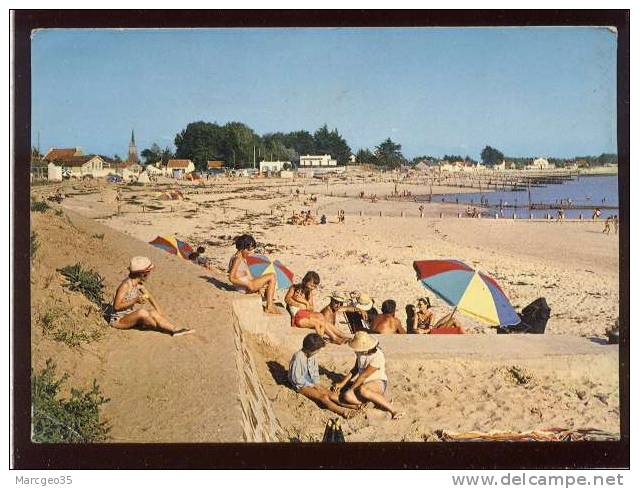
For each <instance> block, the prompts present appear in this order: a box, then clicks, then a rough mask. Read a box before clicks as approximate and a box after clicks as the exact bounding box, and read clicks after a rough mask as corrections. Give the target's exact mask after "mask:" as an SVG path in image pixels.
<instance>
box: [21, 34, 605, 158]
mask: <svg viewBox="0 0 639 489" xmlns="http://www.w3.org/2000/svg"><path fill="white" fill-rule="evenodd" d="M616 48H617V40H616V35H615V34H614V33H613V32H611V31H610V30H608V29H605V28H568V27H562V28H504V29H502V28H481V29H480V28H458V29H433V28H401V29H400V28H380V29H378V28H365V29H302V28H300V29H189V30H177V29H175V30H174V29H172V30H148V29H144V30H141V29H140V30H86V29H85V30H81V29H65V30H43V31H38V32H36V33H35V34H34V35H33V37H32V141H33V144H34V145H35V144H36V136H37V134H38V131H39V132H40V147H41V149H42V150H46V149H47V148H49V147H51V146H58V147H65V146H82V147H83V149H84V150H85V151H86V152H87V153H101V154H107V155H113V154H115V153H117V154H119V155H120V156H121V157H124V156H126V150H127V144H128V139H129V137H130V134H131V129H132V128H134V129H135V134H136V142H137V144H138V149H139V150H142V149H143V148H146V147H149V146H150V145H151V144H152V143H153V142H157V143H158V144H160V145H161V146H163V147H164V146H167V145H170V146H172V145H173V139H174V137H175V134H176V133H178V132H179V131H180V130H182V129H183V128H184V127H186V124H188V123H189V122H192V121H198V120H204V121H210V122H217V123H219V124H223V123H226V122H228V121H241V122H244V123H246V124H248V125H249V126H250V127H252V128H253V129H254V130H255V131H256V132H257V133H258V134H264V133H267V132H274V131H283V132H288V131H292V130H299V129H306V130H308V131H310V132H313V131H314V130H316V129H317V128H318V127H320V126H322V125H323V124H324V123H326V124H328V126H329V128H337V129H338V130H339V132H340V133H341V134H342V135H343V136H344V138H345V139H346V141H347V142H348V143H349V145H350V146H351V148H352V149H353V151H357V150H358V149H360V148H364V147H367V148H371V149H373V148H374V146H376V145H377V144H379V143H380V142H381V141H383V140H384V139H385V138H387V137H390V138H391V139H393V140H394V141H396V142H398V143H400V144H401V145H402V151H403V153H404V155H405V156H407V157H413V156H416V155H421V154H431V155H434V156H442V155H443V154H445V153H448V154H450V153H455V154H462V155H466V154H468V155H470V156H473V157H475V158H478V157H479V153H480V151H481V149H482V148H483V147H484V146H485V145H487V144H489V145H491V146H493V147H496V148H498V149H500V150H501V151H502V152H504V153H505V154H507V155H509V156H534V155H539V156H558V157H570V156H574V155H585V154H600V153H602V152H616V144H617V143H616Z"/></svg>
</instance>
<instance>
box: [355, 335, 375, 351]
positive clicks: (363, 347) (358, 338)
mask: <svg viewBox="0 0 639 489" xmlns="http://www.w3.org/2000/svg"><path fill="white" fill-rule="evenodd" d="M377 343H378V341H377V340H376V339H375V338H373V337H372V336H371V335H369V334H368V333H367V332H366V331H357V332H356V333H355V335H354V336H353V339H352V340H350V341H349V342H348V345H349V346H350V347H351V348H352V349H353V350H355V351H357V352H363V351H368V350H372V349H373V348H375V347H376V346H377Z"/></svg>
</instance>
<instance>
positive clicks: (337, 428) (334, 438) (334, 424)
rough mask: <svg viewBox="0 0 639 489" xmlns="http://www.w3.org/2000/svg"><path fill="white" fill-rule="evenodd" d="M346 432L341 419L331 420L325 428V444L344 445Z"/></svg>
mask: <svg viewBox="0 0 639 489" xmlns="http://www.w3.org/2000/svg"><path fill="white" fill-rule="evenodd" d="M345 441H346V440H345V439H344V432H343V431H342V425H341V423H340V420H339V419H337V418H336V419H329V420H328V422H327V423H326V428H324V438H322V442H324V443H344V442H345Z"/></svg>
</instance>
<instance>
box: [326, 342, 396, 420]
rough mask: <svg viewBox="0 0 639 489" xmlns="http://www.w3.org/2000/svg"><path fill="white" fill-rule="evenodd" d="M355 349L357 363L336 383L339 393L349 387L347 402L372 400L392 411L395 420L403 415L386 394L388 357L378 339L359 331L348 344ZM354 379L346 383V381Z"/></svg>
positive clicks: (344, 396) (346, 391)
mask: <svg viewBox="0 0 639 489" xmlns="http://www.w3.org/2000/svg"><path fill="white" fill-rule="evenodd" d="M348 344H349V346H350V347H351V348H352V349H353V350H354V351H355V355H357V359H356V360H355V366H354V367H353V368H352V370H351V371H350V372H349V373H348V374H346V376H345V377H344V378H343V379H342V380H341V381H340V382H338V383H337V384H335V385H334V386H333V390H334V391H336V392H338V391H341V390H342V389H344V388H345V387H346V390H344V392H343V399H344V401H345V402H347V403H348V404H354V405H359V404H362V403H363V402H366V401H371V402H372V403H373V404H375V406H377V407H378V408H379V409H382V410H384V411H388V412H389V413H391V417H392V419H399V418H401V417H402V416H403V415H404V413H403V412H401V411H398V410H396V409H393V406H391V404H390V401H389V400H388V399H386V396H385V393H386V389H387V388H388V377H387V376H386V358H385V357H384V353H383V352H382V349H381V348H380V347H379V342H378V341H377V339H375V338H374V337H373V336H371V335H369V334H368V333H367V332H366V331H358V332H357V333H355V336H353V339H352V340H351V341H350V342H349V343H348ZM349 381H350V382H351V384H349V385H348V386H347V384H348V383H349Z"/></svg>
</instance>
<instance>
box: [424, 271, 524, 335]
mask: <svg viewBox="0 0 639 489" xmlns="http://www.w3.org/2000/svg"><path fill="white" fill-rule="evenodd" d="M413 267H414V268H415V271H416V272H417V279H418V280H420V281H421V283H422V285H423V286H424V287H426V288H427V289H429V290H431V291H432V292H434V293H435V294H437V295H438V296H439V297H440V298H442V299H443V300H444V301H445V302H446V303H447V304H448V305H450V306H453V307H455V310H459V311H462V312H464V313H465V314H468V315H469V316H471V317H473V318H475V319H478V320H480V321H482V322H484V323H487V324H490V325H493V326H498V325H500V326H512V325H515V324H519V322H520V321H521V319H520V318H519V316H518V315H517V313H516V312H515V309H513V306H511V305H510V301H509V300H508V298H507V297H506V294H505V293H504V291H503V290H502V288H501V287H500V286H499V284H498V283H497V282H496V281H495V279H494V278H492V277H490V276H488V275H486V274H485V273H482V272H480V271H478V270H474V269H473V268H471V267H469V266H468V265H466V264H465V263H463V262H461V261H458V260H422V261H416V262H413Z"/></svg>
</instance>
